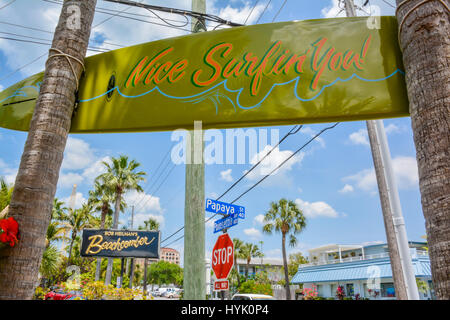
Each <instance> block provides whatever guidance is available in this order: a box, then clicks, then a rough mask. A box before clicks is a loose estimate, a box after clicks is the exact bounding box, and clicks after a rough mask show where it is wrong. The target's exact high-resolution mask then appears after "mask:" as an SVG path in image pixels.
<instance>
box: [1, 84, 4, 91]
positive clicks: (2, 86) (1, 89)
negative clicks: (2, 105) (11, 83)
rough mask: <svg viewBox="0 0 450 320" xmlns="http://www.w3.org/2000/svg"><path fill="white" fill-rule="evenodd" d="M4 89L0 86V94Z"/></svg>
mask: <svg viewBox="0 0 450 320" xmlns="http://www.w3.org/2000/svg"><path fill="white" fill-rule="evenodd" d="M3 89H4V87H3V86H2V85H1V84H0V92H2V91H3Z"/></svg>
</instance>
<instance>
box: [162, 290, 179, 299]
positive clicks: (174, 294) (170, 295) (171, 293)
mask: <svg viewBox="0 0 450 320" xmlns="http://www.w3.org/2000/svg"><path fill="white" fill-rule="evenodd" d="M163 297H165V298H169V299H173V298H180V294H179V291H178V290H167V291H166V292H164V293H163Z"/></svg>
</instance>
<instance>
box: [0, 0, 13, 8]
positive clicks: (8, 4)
mask: <svg viewBox="0 0 450 320" xmlns="http://www.w3.org/2000/svg"><path fill="white" fill-rule="evenodd" d="M16 1H17V0H12V1H10V2H9V3H7V4H5V5H4V6H3V7H0V10H2V9H4V8H6V7H8V6H10V5H12V4H13V3H14V2H16Z"/></svg>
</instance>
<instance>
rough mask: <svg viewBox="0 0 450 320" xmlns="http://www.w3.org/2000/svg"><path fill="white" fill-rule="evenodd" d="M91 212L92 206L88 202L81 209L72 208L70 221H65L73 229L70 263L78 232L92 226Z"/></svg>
mask: <svg viewBox="0 0 450 320" xmlns="http://www.w3.org/2000/svg"><path fill="white" fill-rule="evenodd" d="M91 212H92V207H91V206H89V205H88V204H83V206H82V207H81V209H76V210H73V211H72V210H71V213H70V215H69V218H68V221H67V222H66V223H65V225H66V226H67V227H69V228H70V229H71V230H72V236H71V241H70V246H69V258H68V260H67V261H68V263H70V260H71V258H72V248H73V244H74V242H75V239H76V238H77V235H78V233H79V232H80V231H81V230H83V229H84V228H89V227H91V226H92V223H91V221H90V219H89V217H90V214H91Z"/></svg>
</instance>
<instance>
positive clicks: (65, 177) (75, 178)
mask: <svg viewBox="0 0 450 320" xmlns="http://www.w3.org/2000/svg"><path fill="white" fill-rule="evenodd" d="M82 182H83V176H81V175H80V174H78V173H75V172H68V173H61V174H60V175H59V179H58V188H72V187H73V185H74V184H76V185H80V184H81V183H82Z"/></svg>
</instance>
